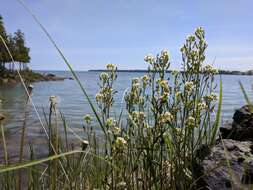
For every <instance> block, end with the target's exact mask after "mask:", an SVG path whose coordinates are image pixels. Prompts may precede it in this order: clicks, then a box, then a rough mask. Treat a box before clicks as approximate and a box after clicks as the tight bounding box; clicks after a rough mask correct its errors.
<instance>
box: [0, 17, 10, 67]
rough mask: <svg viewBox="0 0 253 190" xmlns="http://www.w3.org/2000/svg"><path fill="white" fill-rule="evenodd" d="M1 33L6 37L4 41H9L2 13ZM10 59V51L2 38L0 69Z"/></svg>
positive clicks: (0, 18)
mask: <svg viewBox="0 0 253 190" xmlns="http://www.w3.org/2000/svg"><path fill="white" fill-rule="evenodd" d="M0 35H1V37H2V38H3V39H4V41H5V42H6V43H8V36H7V33H6V30H5V28H4V23H3V18H2V16H1V15H0ZM8 59H9V56H8V52H7V50H6V48H5V46H4V44H3V42H2V40H0V71H2V70H4V69H5V63H7V62H8Z"/></svg>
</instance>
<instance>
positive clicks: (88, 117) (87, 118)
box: [83, 114, 92, 123]
mask: <svg viewBox="0 0 253 190" xmlns="http://www.w3.org/2000/svg"><path fill="white" fill-rule="evenodd" d="M83 119H84V121H86V123H90V122H91V120H92V117H91V116H90V115H89V114H87V115H85V116H84V117H83Z"/></svg>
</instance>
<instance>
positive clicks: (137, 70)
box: [88, 69, 253, 75]
mask: <svg viewBox="0 0 253 190" xmlns="http://www.w3.org/2000/svg"><path fill="white" fill-rule="evenodd" d="M106 71H107V70H104V69H92V70H88V72H106ZM117 72H133V73H147V72H148V70H145V69H136V70H133V69H121V70H117ZM171 72H172V71H171V70H169V71H167V73H171ZM180 72H183V71H180ZM219 74H223V75H253V70H248V71H228V70H219Z"/></svg>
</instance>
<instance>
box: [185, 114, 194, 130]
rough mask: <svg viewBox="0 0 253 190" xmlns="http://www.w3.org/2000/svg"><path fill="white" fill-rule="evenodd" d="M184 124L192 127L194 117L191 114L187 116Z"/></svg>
mask: <svg viewBox="0 0 253 190" xmlns="http://www.w3.org/2000/svg"><path fill="white" fill-rule="evenodd" d="M185 124H186V126H187V127H189V128H193V127H194V125H195V118H194V117H192V116H189V117H188V118H187V120H186V123H185Z"/></svg>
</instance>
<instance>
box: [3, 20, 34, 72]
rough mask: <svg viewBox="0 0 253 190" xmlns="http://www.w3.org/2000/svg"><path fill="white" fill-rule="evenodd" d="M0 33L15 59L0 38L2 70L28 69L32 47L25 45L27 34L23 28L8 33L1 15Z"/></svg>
mask: <svg viewBox="0 0 253 190" xmlns="http://www.w3.org/2000/svg"><path fill="white" fill-rule="evenodd" d="M0 35H1V37H2V38H3V40H4V41H5V43H6V44H7V46H8V48H9V50H10V52H11V54H12V56H13V59H14V62H12V60H11V57H10V55H9V53H8V51H7V49H6V47H5V45H4V43H3V41H2V40H0V71H5V70H10V71H15V70H17V69H19V70H23V69H28V63H29V62H30V56H29V52H30V48H28V47H26V45H25V35H24V33H23V32H22V31H21V30H17V31H16V32H15V33H14V34H8V33H7V32H6V30H5V27H4V22H3V18H2V16H1V15H0Z"/></svg>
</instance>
